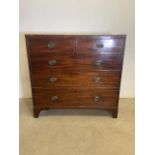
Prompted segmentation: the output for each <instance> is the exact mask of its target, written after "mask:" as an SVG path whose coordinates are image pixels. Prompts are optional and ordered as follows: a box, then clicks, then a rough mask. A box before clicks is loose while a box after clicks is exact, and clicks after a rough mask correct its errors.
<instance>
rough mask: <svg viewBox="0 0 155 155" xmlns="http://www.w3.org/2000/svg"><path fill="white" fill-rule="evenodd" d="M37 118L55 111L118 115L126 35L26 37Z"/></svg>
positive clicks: (34, 110) (35, 115) (34, 109)
mask: <svg viewBox="0 0 155 155" xmlns="http://www.w3.org/2000/svg"><path fill="white" fill-rule="evenodd" d="M25 37H26V45H27V53H28V61H29V70H30V78H31V86H32V96H33V112H34V117H38V116H39V113H40V111H41V110H46V109H51V108H58V109H61V108H67V109H68V108H88V109H89V108H94V109H103V110H107V111H109V112H111V113H112V116H113V117H114V118H116V117H117V114H118V100H119V91H120V80H121V72H122V62H123V55H124V47H125V39H126V36H125V35H26V36H25Z"/></svg>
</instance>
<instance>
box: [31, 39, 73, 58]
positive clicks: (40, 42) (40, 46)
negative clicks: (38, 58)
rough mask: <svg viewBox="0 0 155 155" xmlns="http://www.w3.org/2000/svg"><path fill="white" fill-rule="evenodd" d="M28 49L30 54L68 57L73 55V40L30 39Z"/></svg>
mask: <svg viewBox="0 0 155 155" xmlns="http://www.w3.org/2000/svg"><path fill="white" fill-rule="evenodd" d="M29 49H30V53H32V54H35V53H37V54H39V53H45V54H46V53H51V54H52V55H60V54H62V55H70V54H74V40H63V39H59V40H55V39H41V38H40V39H30V40H29Z"/></svg>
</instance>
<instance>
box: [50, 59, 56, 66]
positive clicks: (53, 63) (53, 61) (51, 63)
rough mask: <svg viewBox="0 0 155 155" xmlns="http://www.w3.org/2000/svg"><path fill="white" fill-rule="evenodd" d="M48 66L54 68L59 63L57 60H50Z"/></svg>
mask: <svg viewBox="0 0 155 155" xmlns="http://www.w3.org/2000/svg"><path fill="white" fill-rule="evenodd" d="M48 64H49V65H51V66H54V65H56V64H57V61H56V60H49V61H48Z"/></svg>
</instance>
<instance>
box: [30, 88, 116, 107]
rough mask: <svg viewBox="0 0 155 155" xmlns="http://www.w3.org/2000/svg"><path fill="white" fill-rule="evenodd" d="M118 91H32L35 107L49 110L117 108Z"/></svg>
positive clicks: (97, 89)
mask: <svg viewBox="0 0 155 155" xmlns="http://www.w3.org/2000/svg"><path fill="white" fill-rule="evenodd" d="M118 94H119V91H118V90H108V89H107V90H104V89H99V88H96V89H95V88H93V89H66V88H65V89H48V90H47V89H33V100H34V104H35V106H38V107H50V108H78V107H89V108H90V107H93V108H95V107H96V108H111V107H116V106H117V101H118Z"/></svg>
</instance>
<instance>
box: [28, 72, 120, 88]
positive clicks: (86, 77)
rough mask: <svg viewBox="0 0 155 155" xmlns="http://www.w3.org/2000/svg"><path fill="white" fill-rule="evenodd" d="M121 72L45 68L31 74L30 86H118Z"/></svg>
mask: <svg viewBox="0 0 155 155" xmlns="http://www.w3.org/2000/svg"><path fill="white" fill-rule="evenodd" d="M120 76H121V73H120V72H119V71H99V72H97V71H95V72H88V71H87V72H76V71H68V72H64V71H59V72H56V71H53V70H45V71H43V72H42V73H41V74H40V71H38V72H36V73H35V74H34V75H32V78H31V80H32V87H43V88H57V87H61V86H65V87H70V86H74V87H79V86H80V87H81V86H83V87H105V88H106V87H108V88H110V87H112V88H113V87H114V88H118V87H119V83H120Z"/></svg>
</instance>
